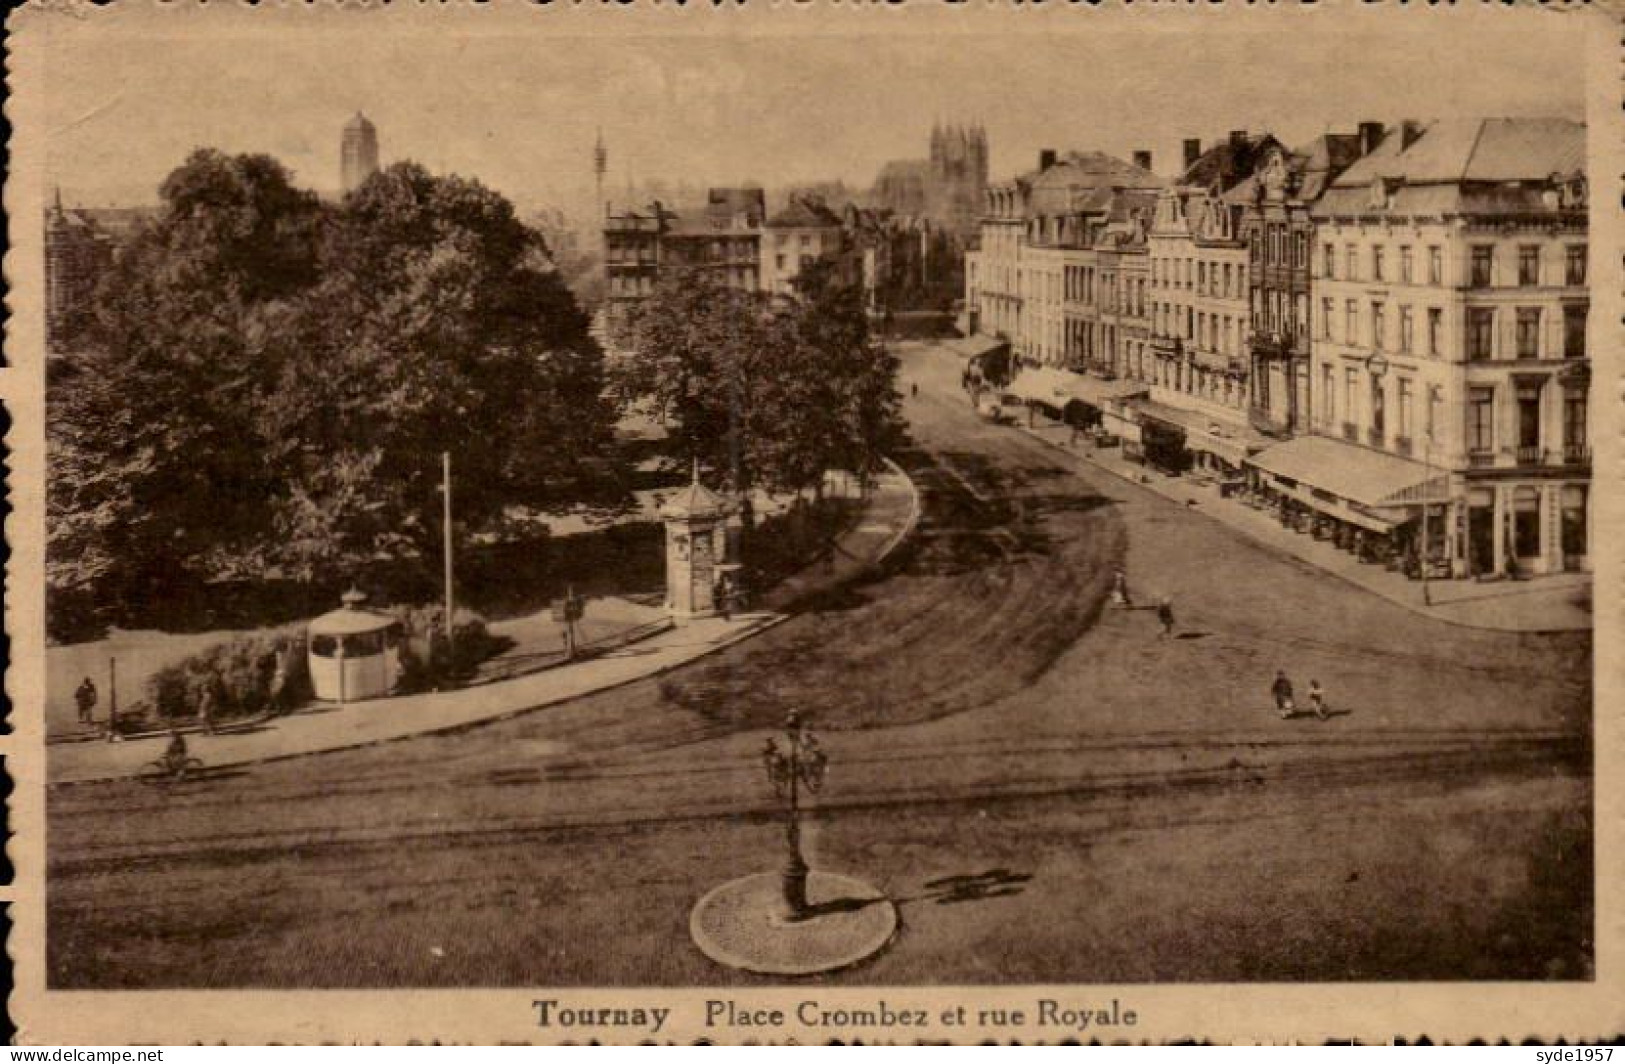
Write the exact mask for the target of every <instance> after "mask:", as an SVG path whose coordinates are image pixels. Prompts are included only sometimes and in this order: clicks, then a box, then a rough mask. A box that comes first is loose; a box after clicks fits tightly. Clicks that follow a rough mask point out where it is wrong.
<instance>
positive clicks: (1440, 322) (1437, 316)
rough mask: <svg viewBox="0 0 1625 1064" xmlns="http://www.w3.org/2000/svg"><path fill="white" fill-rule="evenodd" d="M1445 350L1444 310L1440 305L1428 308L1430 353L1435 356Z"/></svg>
mask: <svg viewBox="0 0 1625 1064" xmlns="http://www.w3.org/2000/svg"><path fill="white" fill-rule="evenodd" d="M1442 350H1444V311H1442V310H1440V309H1439V308H1438V307H1429V308H1428V354H1430V355H1432V356H1433V357H1434V358H1438V357H1439V352H1440V351H1442Z"/></svg>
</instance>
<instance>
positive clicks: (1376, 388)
mask: <svg viewBox="0 0 1625 1064" xmlns="http://www.w3.org/2000/svg"><path fill="white" fill-rule="evenodd" d="M1387 402H1388V393H1387V392H1386V391H1384V390H1383V387H1382V378H1381V377H1379V376H1377V375H1376V374H1375V373H1373V374H1371V435H1372V437H1373V439H1372V442H1373V443H1378V444H1380V443H1381V442H1382V440H1383V437H1384V436H1385V435H1386V429H1387V416H1388V411H1387Z"/></svg>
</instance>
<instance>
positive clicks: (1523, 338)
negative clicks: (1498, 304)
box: [1518, 307, 1540, 358]
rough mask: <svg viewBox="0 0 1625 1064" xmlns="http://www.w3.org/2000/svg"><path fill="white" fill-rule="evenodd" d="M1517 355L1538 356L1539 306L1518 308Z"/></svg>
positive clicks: (1523, 356)
mask: <svg viewBox="0 0 1625 1064" xmlns="http://www.w3.org/2000/svg"><path fill="white" fill-rule="evenodd" d="M1518 357H1519V358H1539V357H1540V308H1539V307H1519V308H1518Z"/></svg>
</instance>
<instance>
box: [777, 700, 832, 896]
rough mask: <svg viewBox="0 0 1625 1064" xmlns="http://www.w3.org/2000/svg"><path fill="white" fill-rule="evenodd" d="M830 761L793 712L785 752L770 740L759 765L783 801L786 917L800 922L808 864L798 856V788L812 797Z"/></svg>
mask: <svg viewBox="0 0 1625 1064" xmlns="http://www.w3.org/2000/svg"><path fill="white" fill-rule="evenodd" d="M828 762H829V758H828V757H826V756H825V755H824V751H823V750H822V749H820V748H819V746H818V739H817V737H815V736H814V735H813V733H812V731H811V730H809V729H808V728H807V727H806V726H805V725H804V724H802V722H801V716H800V714H798V713H797V712H796V711H795V710H793V709H792V710H791V711H790V713H789V714H788V715H787V716H786V717H785V719H784V749H783V750H780V749H779V744H778V743H777V742H776V741H775V740H774V739H772V738H769V739H768V740H767V744H766V745H765V746H763V747H762V765H763V767H764V768H766V769H767V778H768V780H769V781H770V782H771V783H772V784H773V792H774V794H776V795H777V796H778V797H780V798H782V799H785V810H786V813H787V816H786V820H785V849H786V851H787V856H786V861H785V865H784V873H783V882H784V904H785V908H786V917H787V918H788V919H790V920H802V919H805V918H806V917H807V916H808V915H809V912H808V907H807V861H806V859H805V858H804V857H802V856H801V805H800V797H801V788H802V787H803V786H805V787H806V788H807V789H808V790H809V791H811V792H813V793H814V794H816V793H818V789H819V788H820V787H821V786H823V783H824V771H825V768H826V766H827V765H828Z"/></svg>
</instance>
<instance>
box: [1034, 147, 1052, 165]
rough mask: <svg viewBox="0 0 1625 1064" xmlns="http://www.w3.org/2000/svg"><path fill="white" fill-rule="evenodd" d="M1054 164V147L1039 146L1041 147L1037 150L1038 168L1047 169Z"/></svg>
mask: <svg viewBox="0 0 1625 1064" xmlns="http://www.w3.org/2000/svg"><path fill="white" fill-rule="evenodd" d="M1054 165H1055V149H1054V148H1041V149H1039V152H1038V168H1039V169H1040V170H1048V169H1049V168H1050V167H1052V166H1054Z"/></svg>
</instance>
